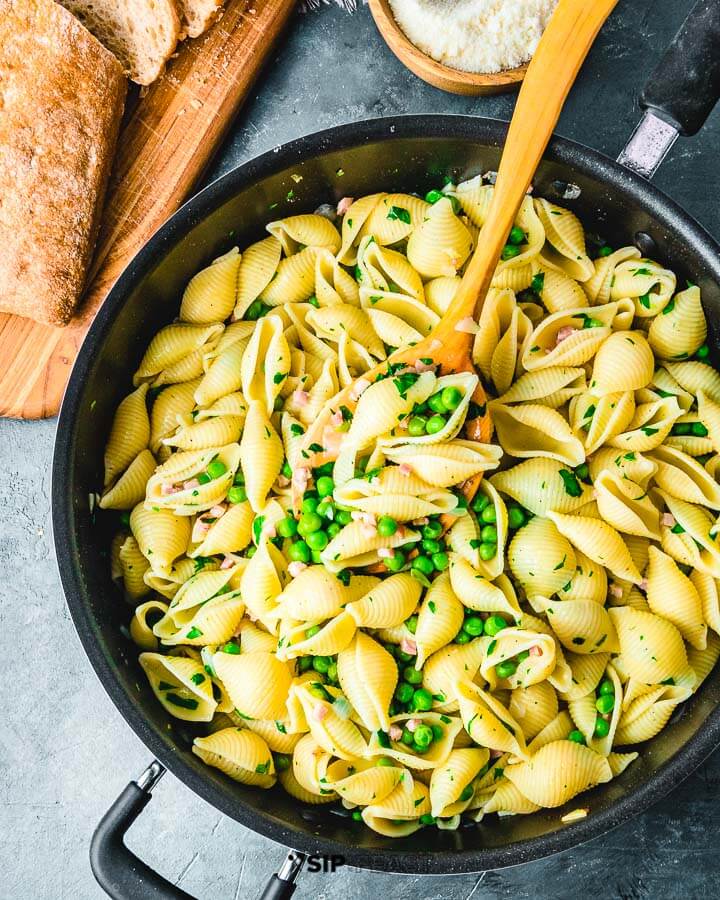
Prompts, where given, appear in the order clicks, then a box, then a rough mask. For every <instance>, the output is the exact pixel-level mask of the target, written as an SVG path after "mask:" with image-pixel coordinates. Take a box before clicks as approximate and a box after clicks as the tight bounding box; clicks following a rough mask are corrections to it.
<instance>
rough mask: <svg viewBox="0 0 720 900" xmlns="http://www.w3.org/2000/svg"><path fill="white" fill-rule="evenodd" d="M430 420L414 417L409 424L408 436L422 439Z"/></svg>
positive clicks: (423, 417)
mask: <svg viewBox="0 0 720 900" xmlns="http://www.w3.org/2000/svg"><path fill="white" fill-rule="evenodd" d="M427 422H428V420H427V419H426V418H425V416H413V417H412V418H411V419H410V421H409V422H408V428H407V430H408V434H409V435H410V436H411V437H420V435H422V434H425V430H426V428H427Z"/></svg>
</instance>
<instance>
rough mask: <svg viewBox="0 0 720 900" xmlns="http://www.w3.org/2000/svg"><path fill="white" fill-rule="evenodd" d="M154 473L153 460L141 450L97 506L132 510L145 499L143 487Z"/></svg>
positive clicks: (151, 456) (147, 453)
mask: <svg viewBox="0 0 720 900" xmlns="http://www.w3.org/2000/svg"><path fill="white" fill-rule="evenodd" d="M154 471H155V458H154V457H153V455H152V453H151V452H150V451H149V450H141V451H140V453H139V454H138V455H137V456H136V457H135V459H134V460H133V461H132V462H131V463H130V465H129V466H128V468H127V469H126V470H125V472H124V473H123V474H122V475H121V476H120V478H118V480H117V481H116V482H115V484H114V485H113V486H112V487H111V488H109V489H108V490H106V491H105V492H104V493H103V495H102V497H100V500H99V501H98V506H99V507H100V508H101V509H132V508H133V506H137V504H138V503H140V502H141V501H142V500H143V499H144V497H145V485H146V483H147V481H148V479H149V478H150V477H151V476H152V474H153V472H154Z"/></svg>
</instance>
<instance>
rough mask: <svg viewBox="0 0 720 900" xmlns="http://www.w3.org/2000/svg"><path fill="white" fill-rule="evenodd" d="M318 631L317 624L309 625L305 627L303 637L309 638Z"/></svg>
mask: <svg viewBox="0 0 720 900" xmlns="http://www.w3.org/2000/svg"><path fill="white" fill-rule="evenodd" d="M319 631H320V626H319V625H311V626H310V627H309V628H306V629H305V638H306V639H307V640H310V638H311V637H315V635H316V634H317V633H318V632H319Z"/></svg>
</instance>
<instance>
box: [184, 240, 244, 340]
mask: <svg viewBox="0 0 720 900" xmlns="http://www.w3.org/2000/svg"><path fill="white" fill-rule="evenodd" d="M239 268H240V251H239V250H238V248H237V247H233V248H232V250H229V251H228V252H227V253H225V254H224V255H223V256H219V257H218V258H217V259H215V260H213V261H212V263H211V264H210V265H209V266H207V268H205V269H201V270H200V271H199V272H198V273H197V275H194V276H193V277H192V278H191V279H190V282H189V283H188V286H187V287H186V288H185V291H184V293H183V297H182V302H181V304H180V319H181V321H183V322H193V323H194V324H196V325H208V324H211V323H212V322H222V321H223V320H224V319H227V317H228V316H229V315H230V313H231V312H232V311H233V309H234V308H235V294H236V291H237V278H238V269H239Z"/></svg>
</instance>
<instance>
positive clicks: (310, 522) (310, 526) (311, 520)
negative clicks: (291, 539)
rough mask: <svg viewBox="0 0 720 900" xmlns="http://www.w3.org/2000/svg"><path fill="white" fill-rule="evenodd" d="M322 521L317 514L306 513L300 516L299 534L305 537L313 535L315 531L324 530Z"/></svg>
mask: <svg viewBox="0 0 720 900" xmlns="http://www.w3.org/2000/svg"><path fill="white" fill-rule="evenodd" d="M322 524H323V523H322V519H321V518H320V516H319V515H318V514H317V513H315V512H309V513H306V512H304V513H303V514H302V515H301V516H300V521H299V522H298V534H301V535H302V536H303V537H305V536H306V535H309V534H312V533H313V532H314V531H319V530H320V529H321V528H322Z"/></svg>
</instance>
